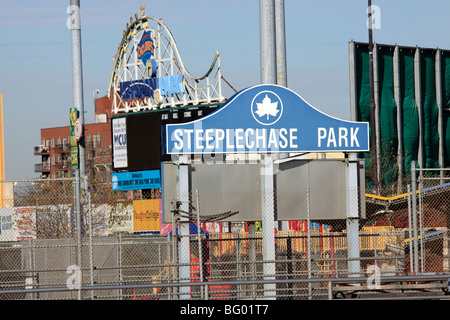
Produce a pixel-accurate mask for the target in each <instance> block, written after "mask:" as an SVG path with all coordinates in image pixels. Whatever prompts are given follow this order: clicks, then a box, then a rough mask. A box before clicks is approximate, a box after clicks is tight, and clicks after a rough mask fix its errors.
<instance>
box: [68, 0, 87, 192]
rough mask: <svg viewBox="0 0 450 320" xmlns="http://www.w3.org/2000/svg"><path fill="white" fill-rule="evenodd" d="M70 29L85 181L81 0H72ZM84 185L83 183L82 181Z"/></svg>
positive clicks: (74, 87)
mask: <svg viewBox="0 0 450 320" xmlns="http://www.w3.org/2000/svg"><path fill="white" fill-rule="evenodd" d="M69 19H70V24H69V27H70V30H71V37H72V90H73V107H74V108H76V109H77V110H78V111H79V119H80V121H81V124H82V135H81V139H80V142H79V144H78V153H79V168H80V177H81V180H82V181H84V179H85V175H86V156H85V153H86V152H85V147H86V145H85V139H84V100H83V68H82V58H81V56H82V54H81V16H80V0H70V18H69ZM82 185H83V183H82Z"/></svg>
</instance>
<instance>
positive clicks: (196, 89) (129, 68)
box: [108, 7, 226, 114]
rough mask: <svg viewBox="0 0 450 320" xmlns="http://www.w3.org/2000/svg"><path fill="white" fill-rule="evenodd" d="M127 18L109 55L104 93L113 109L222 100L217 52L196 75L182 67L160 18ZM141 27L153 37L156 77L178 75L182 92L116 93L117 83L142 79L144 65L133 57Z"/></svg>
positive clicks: (173, 105)
mask: <svg viewBox="0 0 450 320" xmlns="http://www.w3.org/2000/svg"><path fill="white" fill-rule="evenodd" d="M141 12H142V16H141V17H138V15H137V13H135V18H134V19H133V18H130V22H129V23H127V25H126V29H125V30H124V31H123V37H122V40H121V41H120V43H119V44H118V46H117V53H116V54H115V56H114V57H113V69H112V72H111V76H110V81H109V86H108V96H109V97H110V98H111V99H113V113H115V114H117V113H127V112H136V111H141V110H152V109H160V108H167V107H178V106H186V105H198V104H210V103H220V102H224V101H225V100H226V99H225V98H224V97H223V95H222V80H224V79H223V76H222V74H221V68H220V55H219V52H216V53H215V55H214V57H213V59H212V62H211V65H210V67H209V69H208V70H207V71H206V73H205V74H203V75H202V76H200V77H196V76H193V75H192V74H191V73H190V72H189V71H188V69H187V68H186V66H185V64H184V62H183V60H182V58H181V55H180V51H179V49H178V46H177V43H176V42H175V39H174V37H173V35H172V32H171V31H170V30H169V28H168V27H167V26H166V25H165V24H164V23H163V22H162V20H158V19H155V18H152V17H148V16H146V15H145V12H144V9H143V8H142V7H141ZM149 24H152V26H149ZM144 31H151V32H152V33H153V35H154V40H155V49H154V50H155V61H156V63H157V78H159V79H161V78H164V77H170V76H175V75H178V76H181V77H182V86H183V92H177V93H171V94H166V95H159V93H158V94H156V92H155V95H154V96H150V97H139V98H135V99H126V98H125V99H124V98H123V96H121V93H120V83H122V82H124V81H142V80H143V79H146V78H147V77H146V74H145V66H144V64H143V62H142V61H140V60H139V59H138V58H137V44H138V41H139V36H140V35H141V34H142V33H143V32H144Z"/></svg>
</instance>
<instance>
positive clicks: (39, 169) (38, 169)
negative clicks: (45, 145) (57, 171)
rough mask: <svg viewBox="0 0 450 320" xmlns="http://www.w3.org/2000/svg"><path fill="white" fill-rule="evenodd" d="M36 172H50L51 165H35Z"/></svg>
mask: <svg viewBox="0 0 450 320" xmlns="http://www.w3.org/2000/svg"><path fill="white" fill-rule="evenodd" d="M34 172H50V163H46V162H44V163H37V164H35V165H34Z"/></svg>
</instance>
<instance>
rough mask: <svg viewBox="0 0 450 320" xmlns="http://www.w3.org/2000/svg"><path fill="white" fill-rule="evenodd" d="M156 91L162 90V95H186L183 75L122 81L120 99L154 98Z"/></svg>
mask: <svg viewBox="0 0 450 320" xmlns="http://www.w3.org/2000/svg"><path fill="white" fill-rule="evenodd" d="M156 89H160V93H161V95H168V94H174V93H184V87H183V75H181V74H180V75H173V76H167V77H161V78H150V79H142V80H132V81H122V82H121V83H120V98H121V99H125V100H127V99H140V98H146V97H153V95H154V92H155V90H156Z"/></svg>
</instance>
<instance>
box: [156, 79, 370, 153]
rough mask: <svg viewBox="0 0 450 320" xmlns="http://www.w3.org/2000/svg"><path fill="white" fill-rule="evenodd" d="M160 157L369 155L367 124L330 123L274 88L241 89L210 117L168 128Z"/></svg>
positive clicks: (332, 120) (287, 92)
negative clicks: (200, 155)
mask: <svg viewBox="0 0 450 320" xmlns="http://www.w3.org/2000/svg"><path fill="white" fill-rule="evenodd" d="M164 135H165V136H164V138H165V145H164V148H165V150H164V153H166V154H199V153H273V152H326V151H329V152H332V151H341V152H359V151H369V124H368V123H367V122H354V121H347V120H341V119H337V118H334V117H332V116H329V115H327V114H325V113H323V112H321V111H319V110H317V109H315V108H314V107H312V106H311V105H309V104H308V103H307V102H306V101H305V100H303V98H301V97H300V96H299V95H298V94H296V93H295V92H293V91H292V90H289V89H287V88H285V87H281V86H277V85H258V86H254V87H251V88H248V89H245V90H242V91H240V92H238V93H237V94H235V95H234V96H233V97H231V98H230V99H229V100H228V101H227V102H226V103H225V104H223V105H222V106H221V107H220V108H219V109H217V110H216V111H215V112H214V113H211V114H210V115H208V116H206V117H204V118H201V119H198V120H195V121H192V122H188V123H179V124H168V125H166V126H165V130H164Z"/></svg>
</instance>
